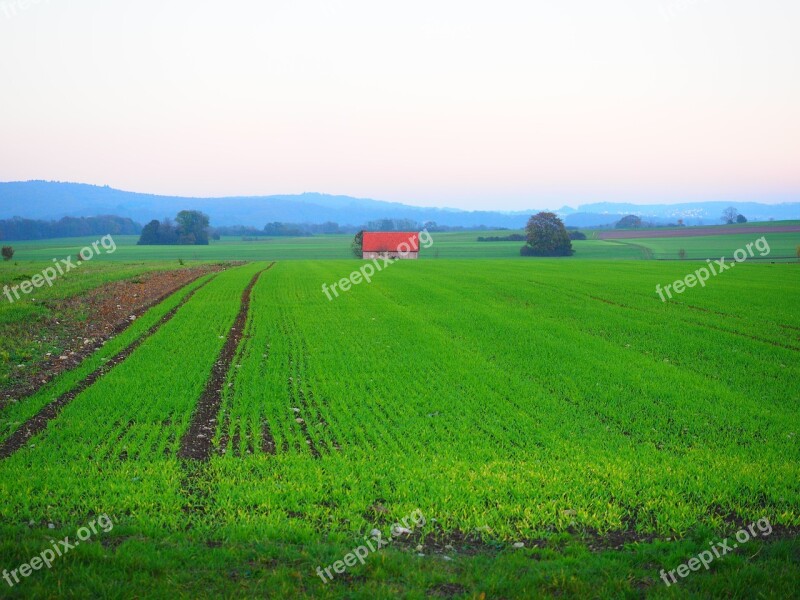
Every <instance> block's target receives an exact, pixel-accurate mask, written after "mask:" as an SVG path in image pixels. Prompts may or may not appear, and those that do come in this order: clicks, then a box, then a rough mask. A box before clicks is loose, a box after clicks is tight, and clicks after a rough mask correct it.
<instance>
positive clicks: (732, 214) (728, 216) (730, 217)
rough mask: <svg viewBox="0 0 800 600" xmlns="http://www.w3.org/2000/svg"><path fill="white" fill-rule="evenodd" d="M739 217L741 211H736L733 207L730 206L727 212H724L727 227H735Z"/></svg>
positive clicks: (723, 217)
mask: <svg viewBox="0 0 800 600" xmlns="http://www.w3.org/2000/svg"><path fill="white" fill-rule="evenodd" d="M738 216H739V211H738V210H736V209H735V208H734V207H733V206H729V207H728V208H726V209H725V210H723V211H722V220H723V221H724V222H725V223H726V224H727V225H733V224H734V223H735V222H736V217H738Z"/></svg>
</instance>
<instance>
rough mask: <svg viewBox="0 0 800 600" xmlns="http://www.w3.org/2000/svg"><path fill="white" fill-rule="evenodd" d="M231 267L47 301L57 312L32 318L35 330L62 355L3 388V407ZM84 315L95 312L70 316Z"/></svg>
mask: <svg viewBox="0 0 800 600" xmlns="http://www.w3.org/2000/svg"><path fill="white" fill-rule="evenodd" d="M228 266H230V264H215V265H204V266H201V267H191V268H188V269H177V270H174V271H161V272H155V273H148V274H145V275H141V276H139V277H133V278H131V279H128V280H125V281H117V282H114V283H109V284H106V285H103V286H100V287H99V288H95V289H93V290H90V291H89V292H86V293H84V294H80V295H79V296H76V297H72V298H67V299H65V300H59V301H54V302H50V303H48V304H47V306H48V307H49V308H50V310H51V311H52V312H53V314H54V315H56V316H53V317H51V318H50V319H49V320H45V321H44V322H35V323H32V324H31V327H30V329H34V330H35V331H33V332H32V335H34V336H35V337H36V338H38V339H40V340H41V342H42V343H46V344H54V345H56V346H63V348H64V349H63V351H62V352H61V353H60V354H59V355H58V356H49V357H46V359H45V360H44V361H42V362H40V363H38V364H35V363H34V364H31V365H29V366H28V368H27V369H25V370H24V371H20V372H19V374H18V376H17V381H15V382H14V383H13V384H12V385H11V387H8V388H6V389H4V390H3V391H2V398H1V399H0V410H2V409H3V408H5V406H6V405H7V404H9V403H11V402H15V401H16V400H17V399H19V398H25V397H27V396H30V395H32V394H34V393H36V392H37V391H38V390H39V389H40V388H41V387H42V386H44V385H46V384H47V383H48V382H49V381H51V380H52V379H54V378H55V377H57V376H58V375H60V374H61V373H63V372H64V371H68V370H69V369H72V368H74V367H77V366H78V365H79V364H80V363H81V362H82V361H83V360H84V359H85V358H86V357H88V356H90V355H91V354H93V353H94V352H95V351H96V350H97V349H98V348H100V347H101V346H102V345H103V344H104V343H105V342H106V341H108V340H109V339H111V338H113V337H114V336H116V335H119V334H120V333H122V332H123V331H125V329H127V328H128V327H129V326H130V325H131V323H132V322H133V321H135V320H136V319H137V318H139V317H140V316H142V315H143V314H144V313H146V312H147V311H148V310H150V309H151V308H152V307H153V306H156V305H157V304H160V303H161V302H163V301H164V300H166V299H167V298H168V297H169V296H171V295H172V294H174V293H175V292H176V291H177V290H179V289H181V288H183V287H185V286H186V285H188V284H190V283H191V282H193V281H195V280H196V279H198V278H199V277H202V276H203V275H205V274H207V273H211V272H215V271H221V270H224V269H225V268H227V267H228ZM80 314H88V315H89V316H90V317H89V319H87V320H86V321H84V322H80V321H76V320H73V319H71V318H70V315H80ZM58 315H62V316H58ZM65 317H66V318H65ZM132 317H133V318H132ZM22 333H23V334H24V332H22Z"/></svg>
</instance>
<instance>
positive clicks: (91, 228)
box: [0, 215, 142, 241]
mask: <svg viewBox="0 0 800 600" xmlns="http://www.w3.org/2000/svg"><path fill="white" fill-rule="evenodd" d="M141 230H142V226H141V225H140V224H139V223H136V222H135V221H133V220H131V219H129V218H127V217H117V216H113V215H104V216H99V217H64V218H62V219H59V220H58V221H40V220H34V219H23V218H22V217H14V218H13V219H5V220H0V239H2V240H8V241H20V240H48V239H53V238H61V237H85V236H93V235H98V236H100V235H109V234H111V235H137V234H138V233H139V232H140V231H141Z"/></svg>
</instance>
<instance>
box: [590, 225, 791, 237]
mask: <svg viewBox="0 0 800 600" xmlns="http://www.w3.org/2000/svg"><path fill="white" fill-rule="evenodd" d="M796 232H800V225H777V226H775V227H766V226H765V227H731V228H728V227H681V228H679V229H648V230H645V231H642V230H641V229H640V230H638V231H636V230H633V231H631V230H628V231H600V232H598V233H597V239H598V240H628V239H636V238H673V237H701V236H707V235H734V234H737V233H796Z"/></svg>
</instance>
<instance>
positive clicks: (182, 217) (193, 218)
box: [137, 210, 209, 246]
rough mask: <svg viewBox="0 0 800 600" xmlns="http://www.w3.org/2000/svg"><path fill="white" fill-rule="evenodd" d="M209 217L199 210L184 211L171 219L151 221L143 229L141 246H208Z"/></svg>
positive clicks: (139, 242) (138, 243)
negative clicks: (173, 219)
mask: <svg viewBox="0 0 800 600" xmlns="http://www.w3.org/2000/svg"><path fill="white" fill-rule="evenodd" d="M208 228H209V218H208V215H206V214H204V213H202V212H200V211H199V210H182V211H181V212H179V213H178V216H177V217H175V223H173V222H172V221H171V220H170V219H164V220H163V221H158V220H156V219H154V220H152V221H150V222H149V223H148V224H147V225H145V226H144V229H142V235H141V236H140V237H139V241H138V242H137V245H139V246H175V245H179V244H180V245H186V246H208V235H209V234H208Z"/></svg>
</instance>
